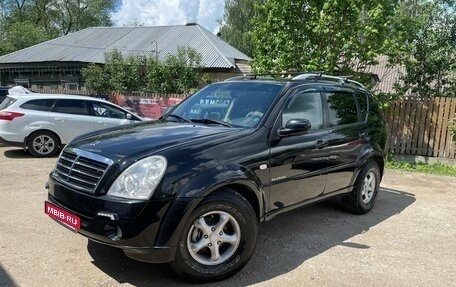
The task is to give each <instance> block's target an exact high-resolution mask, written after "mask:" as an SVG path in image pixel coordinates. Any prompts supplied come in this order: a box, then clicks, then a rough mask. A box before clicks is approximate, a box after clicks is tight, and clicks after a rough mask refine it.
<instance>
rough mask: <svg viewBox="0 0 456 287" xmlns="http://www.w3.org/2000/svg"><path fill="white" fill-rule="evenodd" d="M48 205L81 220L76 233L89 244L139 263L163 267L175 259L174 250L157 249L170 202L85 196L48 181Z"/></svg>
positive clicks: (160, 247)
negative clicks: (118, 250) (116, 250)
mask: <svg viewBox="0 0 456 287" xmlns="http://www.w3.org/2000/svg"><path fill="white" fill-rule="evenodd" d="M48 201H49V202H50V203H52V204H55V205H57V206H58V207H60V208H63V209H65V210H67V211H69V212H71V213H73V214H75V215H77V216H78V217H79V218H80V219H81V229H80V230H79V231H78V232H79V233H80V234H81V235H84V236H86V237H88V238H89V239H90V240H92V241H95V242H99V243H103V244H106V245H110V246H113V247H117V248H121V249H122V250H123V251H124V253H125V254H126V255H127V256H129V257H131V258H133V259H136V260H140V261H145V262H153V263H163V262H170V261H172V260H173V259H174V254H175V246H169V245H166V246H157V245H156V239H157V236H158V234H159V232H160V226H161V223H162V221H163V218H164V217H165V216H166V214H167V211H168V209H169V207H170V206H171V205H172V203H173V201H174V200H173V199H163V200H149V201H134V200H121V199H116V198H113V197H109V196H106V195H94V194H86V193H82V192H79V191H75V190H73V189H71V188H69V187H67V186H64V185H62V184H60V183H59V182H57V181H55V180H53V179H52V177H51V178H50V179H49V194H48ZM174 231H175V230H172V231H171V230H168V231H166V232H172V233H174Z"/></svg>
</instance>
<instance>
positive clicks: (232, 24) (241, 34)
mask: <svg viewBox="0 0 456 287" xmlns="http://www.w3.org/2000/svg"><path fill="white" fill-rule="evenodd" d="M261 2H263V1H262V0H225V14H224V15H223V19H222V21H220V24H221V28H220V31H219V34H220V37H221V38H222V39H223V40H225V41H226V42H227V43H229V44H230V45H231V46H233V47H235V48H237V49H238V50H239V51H241V52H243V53H244V54H246V55H248V56H250V57H252V56H253V44H252V36H251V32H252V23H251V21H252V19H253V17H254V12H255V9H254V6H255V3H261Z"/></svg>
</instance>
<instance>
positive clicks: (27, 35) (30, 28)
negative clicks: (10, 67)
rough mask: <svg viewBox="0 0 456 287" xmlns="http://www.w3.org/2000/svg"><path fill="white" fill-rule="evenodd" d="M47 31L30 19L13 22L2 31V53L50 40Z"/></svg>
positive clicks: (0, 48) (0, 36) (0, 34)
mask: <svg viewBox="0 0 456 287" xmlns="http://www.w3.org/2000/svg"><path fill="white" fill-rule="evenodd" d="M49 39H50V38H49V35H48V34H47V33H46V31H45V30H44V29H43V28H41V27H38V26H36V25H35V24H33V23H32V22H29V21H23V22H15V23H11V24H10V25H8V26H7V27H6V30H4V31H2V32H0V41H2V45H0V55H3V54H7V53H11V52H14V51H17V50H20V49H24V48H27V47H29V46H32V45H34V44H37V43H41V42H43V41H46V40H49Z"/></svg>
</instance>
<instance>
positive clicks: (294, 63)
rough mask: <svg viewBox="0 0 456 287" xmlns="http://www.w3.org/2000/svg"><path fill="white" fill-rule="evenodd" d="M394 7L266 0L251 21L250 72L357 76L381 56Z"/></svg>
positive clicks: (350, 0)
mask: <svg viewBox="0 0 456 287" xmlns="http://www.w3.org/2000/svg"><path fill="white" fill-rule="evenodd" d="M396 4H397V1H395V0H386V1H381V2H377V1H369V0H327V1H319V0H306V1H293V0H266V1H265V3H264V4H263V5H257V6H256V13H255V19H254V21H253V32H252V36H253V42H254V47H255V52H254V55H255V59H254V69H255V70H256V71H258V72H266V71H278V72H279V71H293V70H297V71H326V72H329V73H336V72H341V73H347V72H362V71H364V70H365V68H366V66H368V65H371V64H375V63H376V58H377V56H378V55H379V54H381V53H382V51H383V50H382V49H383V48H384V45H385V42H386V40H387V35H388V32H389V29H388V28H389V21H390V19H391V17H392V16H393V13H394V8H395V5H396Z"/></svg>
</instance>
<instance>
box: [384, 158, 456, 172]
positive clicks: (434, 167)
mask: <svg viewBox="0 0 456 287" xmlns="http://www.w3.org/2000/svg"><path fill="white" fill-rule="evenodd" d="M386 168H390V169H398V170H405V171H414V172H422V173H431V174H440V175H450V176H456V167H452V166H448V165H445V164H443V163H432V164H427V163H424V162H418V163H408V162H405V161H387V162H386Z"/></svg>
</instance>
